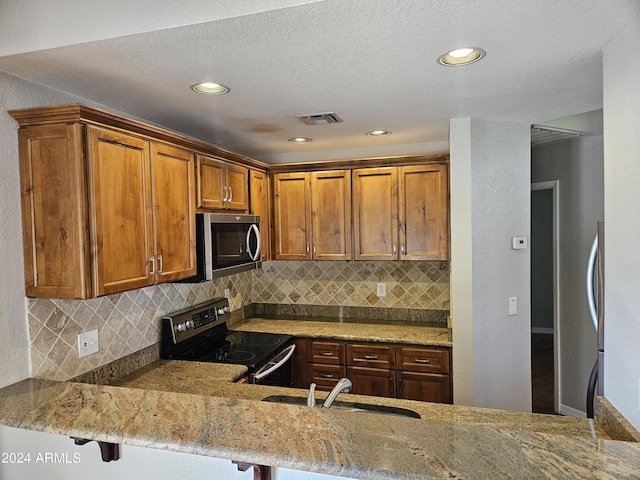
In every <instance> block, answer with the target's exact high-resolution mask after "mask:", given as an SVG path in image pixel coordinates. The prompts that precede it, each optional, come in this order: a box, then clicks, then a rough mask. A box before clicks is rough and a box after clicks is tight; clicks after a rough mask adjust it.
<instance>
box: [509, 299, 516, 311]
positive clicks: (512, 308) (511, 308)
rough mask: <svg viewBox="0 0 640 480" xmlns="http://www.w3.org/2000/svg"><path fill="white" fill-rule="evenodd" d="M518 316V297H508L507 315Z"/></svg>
mask: <svg viewBox="0 0 640 480" xmlns="http://www.w3.org/2000/svg"><path fill="white" fill-rule="evenodd" d="M517 314H518V297H509V315H517Z"/></svg>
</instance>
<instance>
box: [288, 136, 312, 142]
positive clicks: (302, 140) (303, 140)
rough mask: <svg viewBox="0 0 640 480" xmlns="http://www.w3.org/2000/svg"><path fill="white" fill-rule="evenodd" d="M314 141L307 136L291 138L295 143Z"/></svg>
mask: <svg viewBox="0 0 640 480" xmlns="http://www.w3.org/2000/svg"><path fill="white" fill-rule="evenodd" d="M312 141H313V140H311V139H310V138H305V137H294V138H290V139H289V142H291V143H295V144H303V143H310V142H312Z"/></svg>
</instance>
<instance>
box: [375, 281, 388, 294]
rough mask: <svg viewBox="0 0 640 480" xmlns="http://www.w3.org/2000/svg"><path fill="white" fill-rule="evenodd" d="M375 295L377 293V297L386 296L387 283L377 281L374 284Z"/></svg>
mask: <svg viewBox="0 0 640 480" xmlns="http://www.w3.org/2000/svg"><path fill="white" fill-rule="evenodd" d="M376 295H378V297H386V296H387V284H386V283H378V284H377V285H376Z"/></svg>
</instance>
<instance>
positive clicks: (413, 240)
mask: <svg viewBox="0 0 640 480" xmlns="http://www.w3.org/2000/svg"><path fill="white" fill-rule="evenodd" d="M398 183H399V189H398V193H399V199H400V211H399V216H400V258H401V259H406V260H447V259H448V258H449V189H448V179H447V166H446V165H440V164H437V165H420V166H410V167H401V168H400V171H399V180H398Z"/></svg>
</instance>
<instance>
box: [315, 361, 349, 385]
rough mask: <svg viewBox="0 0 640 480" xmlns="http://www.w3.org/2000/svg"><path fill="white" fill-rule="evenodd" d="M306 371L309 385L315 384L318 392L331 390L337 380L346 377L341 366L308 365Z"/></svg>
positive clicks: (345, 372)
mask: <svg viewBox="0 0 640 480" xmlns="http://www.w3.org/2000/svg"><path fill="white" fill-rule="evenodd" d="M307 370H308V371H307V376H308V380H309V383H310V384H311V383H315V384H316V386H317V388H318V390H331V389H332V388H333V387H335V386H336V383H338V380H340V379H341V378H342V377H346V376H347V369H346V367H344V366H342V365H323V364H318V363H310V364H309V365H308V369H307Z"/></svg>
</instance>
